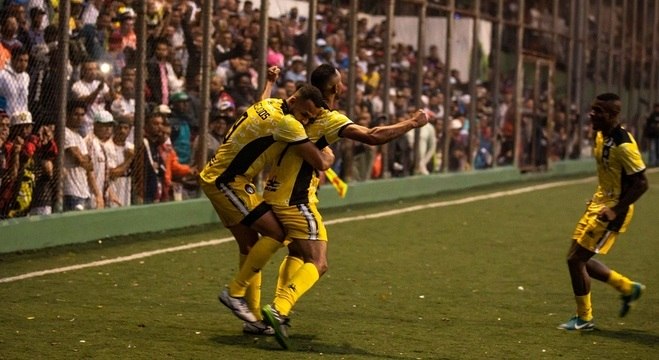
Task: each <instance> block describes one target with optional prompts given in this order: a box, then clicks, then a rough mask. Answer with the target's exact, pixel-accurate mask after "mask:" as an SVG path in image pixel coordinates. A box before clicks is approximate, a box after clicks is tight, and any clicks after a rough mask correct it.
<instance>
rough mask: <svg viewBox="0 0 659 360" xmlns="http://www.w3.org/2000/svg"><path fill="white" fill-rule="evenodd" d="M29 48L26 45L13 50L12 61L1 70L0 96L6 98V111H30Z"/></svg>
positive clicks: (11, 112)
mask: <svg viewBox="0 0 659 360" xmlns="http://www.w3.org/2000/svg"><path fill="white" fill-rule="evenodd" d="M29 59H30V55H29V50H28V49H27V48H25V47H21V48H17V49H15V50H14V51H12V56H11V63H10V64H9V65H8V66H6V67H5V68H4V69H3V70H2V71H0V97H3V98H4V99H5V102H6V105H5V111H6V112H7V113H8V114H14V113H17V112H20V111H28V94H29V87H30V75H28V73H27V65H28V61H29Z"/></svg>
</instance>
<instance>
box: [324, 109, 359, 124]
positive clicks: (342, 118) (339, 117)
mask: <svg viewBox="0 0 659 360" xmlns="http://www.w3.org/2000/svg"><path fill="white" fill-rule="evenodd" d="M316 120H317V121H319V122H323V123H326V124H336V123H352V120H350V118H348V116H346V115H345V114H344V113H342V112H340V111H337V110H328V109H322V111H321V113H320V115H319V116H318V117H317V118H316Z"/></svg>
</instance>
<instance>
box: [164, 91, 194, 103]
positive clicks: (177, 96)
mask: <svg viewBox="0 0 659 360" xmlns="http://www.w3.org/2000/svg"><path fill="white" fill-rule="evenodd" d="M188 100H190V96H189V95H188V94H187V93H186V92H183V91H179V92H177V93H174V94H172V95H170V96H169V102H177V101H188Z"/></svg>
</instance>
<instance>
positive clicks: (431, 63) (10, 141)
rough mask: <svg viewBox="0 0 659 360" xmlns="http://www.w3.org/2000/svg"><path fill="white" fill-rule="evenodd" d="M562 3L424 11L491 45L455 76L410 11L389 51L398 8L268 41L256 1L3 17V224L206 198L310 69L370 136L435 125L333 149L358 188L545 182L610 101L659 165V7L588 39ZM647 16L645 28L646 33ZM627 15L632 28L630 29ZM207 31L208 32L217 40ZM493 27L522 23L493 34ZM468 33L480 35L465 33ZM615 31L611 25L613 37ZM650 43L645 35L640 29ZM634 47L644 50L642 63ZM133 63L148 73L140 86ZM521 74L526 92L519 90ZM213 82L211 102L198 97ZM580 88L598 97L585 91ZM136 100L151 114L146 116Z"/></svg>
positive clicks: (81, 2) (16, 1)
mask: <svg viewBox="0 0 659 360" xmlns="http://www.w3.org/2000/svg"><path fill="white" fill-rule="evenodd" d="M393 3H396V2H393ZM417 3H418V2H417ZM435 3H436V4H437V5H436V6H435V5H433V4H435ZM446 3H449V5H450V6H449V7H446ZM564 3H571V2H570V1H567V0H561V1H559V0H554V1H540V0H538V1H532V0H527V1H522V0H518V1H497V0H489V1H486V0H481V1H460V0H456V1H430V2H427V6H428V7H429V9H430V10H428V9H425V10H426V11H427V12H428V13H427V14H428V17H429V18H433V17H435V18H437V19H440V18H443V19H444V20H446V19H453V20H454V21H455V22H456V23H458V24H457V25H456V23H451V24H450V25H449V26H451V29H454V30H453V31H455V28H460V27H459V25H464V24H467V27H466V28H467V29H468V30H469V31H468V34H469V35H468V36H467V38H469V37H471V36H472V34H473V33H477V32H478V31H479V30H482V29H486V30H488V31H487V32H485V35H483V34H476V36H474V37H473V39H474V40H473V41H472V42H471V44H470V45H469V46H470V48H469V50H468V51H461V49H460V44H457V45H455V46H453V54H454V55H453V56H452V60H451V61H446V58H447V53H448V51H447V50H446V48H447V47H449V46H450V45H449V44H448V43H449V42H448V41H444V42H443V43H438V39H434V37H436V36H437V34H444V35H446V33H447V32H449V31H451V30H449V28H447V27H446V26H445V25H443V26H444V28H442V29H439V27H438V26H437V25H436V23H433V24H431V28H432V30H431V31H428V32H427V33H425V34H424V37H425V38H431V40H432V41H427V42H426V43H422V45H423V47H422V49H421V51H419V42H415V41H406V39H409V38H410V36H412V35H413V37H414V36H416V38H415V39H416V40H418V37H419V34H418V31H417V28H416V27H412V29H409V26H408V27H406V26H405V24H407V23H405V22H404V21H403V20H404V19H412V20H414V19H417V18H418V13H417V9H418V8H417V5H415V4H414V2H405V1H400V2H398V3H397V4H396V6H395V10H394V11H395V13H396V14H395V15H396V17H399V18H401V19H403V20H401V22H399V23H398V26H397V27H395V28H393V34H392V36H389V34H388V33H387V31H388V29H390V27H387V21H386V12H387V6H389V5H390V4H392V2H391V1H388V2H381V4H373V2H364V4H361V5H358V7H357V8H358V10H359V11H358V13H354V12H353V11H352V10H353V9H354V8H353V6H355V4H354V1H331V0H330V1H317V2H314V4H313V5H314V7H316V8H315V9H314V10H315V15H314V18H313V19H309V12H308V9H309V5H310V2H309V1H293V0H290V1H279V2H278V1H270V2H269V7H268V16H267V17H268V21H267V23H266V24H267V25H266V26H267V37H266V38H265V39H264V38H262V34H263V31H262V30H263V29H262V28H261V27H262V26H263V24H264V23H263V19H262V14H261V13H260V10H259V8H260V6H261V1H248V0H247V1H245V0H244V1H239V0H216V1H212V2H211V4H212V7H211V8H212V14H210V15H207V14H204V12H203V11H202V6H203V4H202V1H201V0H146V5H145V7H144V8H145V13H144V16H143V17H140V16H138V13H139V6H142V2H141V1H132V0H124V1H116V0H71V1H70V16H69V17H68V19H66V20H65V21H66V22H67V24H68V32H69V33H68V36H67V37H62V34H61V30H62V28H63V27H62V23H61V22H62V18H61V16H60V14H59V11H60V9H61V7H60V4H59V1H56V0H51V1H49V0H2V8H1V9H0V126H1V128H0V218H1V219H5V218H13V217H21V216H26V215H29V214H32V215H43V214H50V213H52V212H59V211H72V210H85V209H100V208H111V207H123V206H130V205H131V204H150V203H157V202H166V201H178V200H185V199H190V198H196V197H199V196H200V193H199V190H198V186H197V182H196V175H197V173H198V170H199V169H200V167H201V166H203V164H204V162H205V161H207V160H208V159H209V158H210V157H211V156H212V155H213V154H214V153H215V149H217V147H218V146H219V145H220V144H221V143H222V141H223V137H224V134H225V133H226V131H227V129H228V128H229V127H230V126H231V125H232V123H233V121H234V119H235V118H236V116H238V115H240V114H241V113H242V112H243V111H244V110H245V109H246V108H247V107H248V106H250V105H251V104H253V103H254V102H256V101H257V100H258V99H260V97H261V89H262V86H263V79H262V74H263V71H262V69H264V68H265V67H267V66H278V67H279V68H280V69H281V75H280V77H279V79H278V81H277V83H276V85H275V86H274V88H273V91H272V94H270V96H271V97H279V98H286V97H288V96H290V95H291V94H292V93H293V92H294V91H295V89H296V86H297V85H298V84H299V83H301V82H306V81H307V80H308V79H307V75H308V72H309V70H310V69H313V68H314V67H315V66H317V65H319V64H323V63H330V64H332V65H334V66H336V67H337V68H338V69H340V71H341V72H342V74H343V75H344V79H345V81H344V82H346V83H348V85H349V87H350V88H351V91H350V92H349V93H348V94H346V96H345V97H344V98H343V99H342V101H341V104H340V106H339V108H340V110H341V111H344V112H346V113H347V114H349V115H350V117H351V119H353V121H355V122H356V123H359V124H362V125H365V126H370V127H372V126H377V125H380V124H385V123H392V122H396V121H399V120H401V119H404V118H406V117H408V116H409V114H410V113H411V112H413V111H414V110H416V109H417V108H419V107H420V108H423V109H425V110H426V111H427V113H428V114H429V117H430V123H429V124H428V125H427V126H425V127H423V128H421V129H419V130H418V131H417V132H410V133H409V134H407V136H404V137H402V138H400V139H398V140H396V141H394V142H392V143H390V144H388V145H386V146H381V147H372V146H368V145H364V144H358V143H351V142H350V141H342V142H339V145H337V147H336V148H335V149H334V150H335V154H337V161H336V163H335V165H334V168H335V170H336V172H337V173H339V174H340V175H341V176H342V177H343V178H345V179H346V180H347V181H349V182H354V181H366V180H375V179H380V178H387V177H404V176H424V175H429V174H432V173H440V172H441V173H446V172H465V171H478V170H482V169H488V168H492V167H497V166H518V167H519V168H520V170H521V171H543V170H546V169H547V168H548V167H550V166H551V164H552V163H554V162H556V161H566V160H570V159H579V158H583V157H587V156H589V151H590V136H589V135H590V134H589V132H590V130H589V129H590V127H589V124H588V122H587V119H585V115H586V114H587V111H588V110H587V109H588V104H587V100H586V102H584V101H583V100H581V98H582V97H586V96H585V94H586V93H587V92H588V91H591V92H592V91H594V90H596V89H597V87H598V86H599V89H600V90H601V89H603V88H604V87H606V85H607V84H608V85H609V86H616V89H617V90H619V91H621V92H623V93H626V92H633V91H635V90H634V89H636V96H635V97H631V98H630V99H633V104H634V105H630V104H627V105H626V106H628V108H627V111H626V115H625V116H624V117H623V118H624V119H625V123H626V125H627V126H629V127H630V128H631V129H632V131H633V133H635V134H636V135H637V137H638V139H639V141H641V139H642V140H643V141H642V146H643V149H644V150H645V151H647V153H648V156H649V157H650V162H651V165H653V166H654V165H656V155H654V154H655V153H656V151H657V144H656V143H657V137H658V136H659V125H658V123H659V107H658V106H654V107H652V106H651V104H653V103H654V102H655V101H653V99H657V91H656V88H657V80H656V79H657V74H656V68H657V66H658V64H657V60H656V58H657V57H658V56H657V55H656V54H657V53H659V49H657V48H656V45H653V40H654V44H656V43H657V42H658V41H659V40H657V38H656V35H653V32H652V31H650V30H652V29H656V30H655V31H654V33H655V34H656V33H657V32H658V31H659V29H657V22H658V20H657V18H658V16H657V13H658V12H659V11H657V7H659V5H657V4H652V3H651V2H650V3H648V1H644V0H638V1H634V0H631V1H627V0H624V1H622V2H621V1H616V0H609V1H599V2H598V1H590V2H588V1H587V2H585V3H592V4H598V5H599V6H595V5H591V7H588V6H585V8H580V10H582V11H580V12H578V15H579V16H581V17H582V18H583V21H581V22H579V20H578V19H575V11H574V9H573V10H572V11H570V10H569V9H570V6H564V5H566V4H564ZM577 3H579V2H577ZM603 3H604V5H607V4H608V6H604V7H603V6H602V4H603ZM648 4H649V5H648ZM582 6H583V4H582ZM301 9H304V11H302V10H301ZM456 9H457V10H456ZM643 9H645V10H646V11H645V12H643V11H642V10H643ZM642 14H646V16H645V18H644V19H649V20H648V22H647V23H646V22H645V20H643V23H642V24H643V25H642V26H641V25H637V24H640V23H641V20H640V18H641V17H642ZM447 15H448V16H447ZM632 15H633V17H634V18H633V20H636V22H631V21H627V20H626V19H627V18H628V17H630V16H632ZM205 16H210V17H211V28H210V31H209V34H207V35H208V36H209V38H207V39H205V36H206V35H205V33H204V26H203V19H204V17H205ZM487 16H490V17H491V18H493V19H495V18H498V19H507V20H510V21H511V22H510V23H506V22H504V21H500V22H499V23H498V24H499V26H493V25H492V24H493V23H496V21H489V22H488V21H486V20H487ZM140 19H143V21H144V25H145V27H146V31H145V34H146V35H145V36H146V39H145V42H144V43H145V44H146V47H145V48H144V49H141V47H140V46H139V37H138V31H137V27H136V25H138V24H137V21H139V20H140ZM474 19H477V20H478V23H479V24H481V23H482V25H479V27H476V26H472V25H471V24H474V23H476V22H474V21H473V20H474ZM417 20H418V19H417ZM464 20H469V22H465V21H464ZM605 20H607V21H609V22H610V20H614V21H613V22H612V23H611V24H610V26H608V27H607V29H605V30H603V31H602V25H600V23H601V22H604V21H605ZM352 21H355V23H354V24H352V23H351V22H352ZM515 21H519V22H518V23H517V24H515ZM311 22H313V23H314V24H313V26H310V23H311ZM444 23H445V22H444ZM444 23H442V24H444ZM577 23H579V24H581V25H578V24H577ZM401 24H402V25H401ZM488 24H489V25H488ZM615 24H617V25H615ZM643 26H644V27H645V28H646V29H648V30H647V31H646V30H643V31H642V32H641V30H638V31H637V30H636V28H641V27H643ZM454 27H455V28H454ZM521 27H523V28H525V29H526V31H525V33H524V35H523V36H521V35H519V29H520V28H521ZM463 28H464V27H463ZM575 28H582V32H581V33H580V34H585V39H586V40H583V39H582V40H583V42H586V43H585V44H583V43H578V41H582V40H579V38H580V37H579V36H577V35H578V33H577V32H576V31H577V30H574V29H575ZM310 29H313V30H314V33H311V32H310V31H309V30H310ZM351 29H354V30H351ZM584 29H585V30H584ZM440 30H441V31H440ZM351 31H352V32H354V34H351ZM435 31H437V32H435ZM410 32H412V33H414V34H412V35H410V34H409V33H410ZM632 34H633V40H634V41H633V42H632V45H631V46H632V48H631V49H632V50H633V51H632V53H631V55H629V58H628V60H627V63H626V65H625V56H626V55H625V49H624V48H623V47H622V45H620V46H619V51H617V52H615V53H614V52H613V50H612V49H611V50H609V52H608V53H607V52H604V50H602V49H601V47H602V45H601V44H603V43H606V42H610V44H612V45H615V44H618V42H620V44H622V42H624V41H625V40H626V39H628V38H630V37H631V36H632ZM463 35H464V34H463ZM478 36H480V37H478ZM445 37H446V38H448V35H446V36H445ZM63 38H66V39H67V40H68V42H67V46H66V49H67V50H68V51H67V53H66V56H65V57H63V56H61V51H62V49H63V48H64V47H63V46H62V45H61V39H63ZM518 39H519V40H521V41H518ZM587 39H590V40H591V43H590V45H588V43H587V41H588V40H587ZM609 39H610V40H609ZM481 40H482V41H481ZM645 40H650V41H645ZM205 41H208V42H209V43H210V46H211V57H210V70H209V71H205V70H204V69H203V68H202V64H203V53H204V52H203V50H204V49H203V44H204V42H205ZM614 42H615V43H614ZM637 42H638V43H642V44H650V45H641V46H639V48H638V49H637V48H636V47H634V46H635V43H637ZM485 43H487V44H489V45H488V46H487V49H485V48H484V46H483V45H484V44H485ZM353 44H354V46H355V47H354V48H353V49H351V47H352V46H353ZM387 44H390V46H389V47H388V48H387ZM261 45H263V46H261ZM520 46H521V48H520ZM614 47H615V46H614ZM261 49H267V50H266V52H267V53H265V54H262V53H261ZM141 51H142V52H143V54H141V53H140V52H141ZM579 51H581V52H579ZM474 53H479V55H477V56H478V57H473V56H472V54H474ZM353 54H354V55H353ZM497 54H499V55H497ZM520 54H524V56H526V58H525V59H534V60H533V62H531V65H530V66H531V67H530V68H529V67H528V66H529V65H527V63H523V62H521V61H519V62H517V63H515V61H516V60H509V61H508V63H506V56H507V55H508V56H509V57H511V58H512V59H515V57H514V56H517V59H519V58H520ZM140 55H143V59H145V60H146V61H144V75H143V79H144V84H143V85H142V86H140V85H141V84H138V78H140V76H138V67H139V64H140ZM495 56H496V58H495ZM61 59H66V62H65V63H63V64H62V63H61ZM261 59H264V60H265V63H264V64H263V63H261V62H260V60H261ZM388 59H390V61H387V60H388ZM574 59H577V60H580V61H581V62H580V63H579V64H583V67H580V66H578V65H575V64H577V63H578V62H577V63H575V60H574ZM634 61H636V62H637V63H634ZM475 62H478V64H475ZM449 64H450V65H449ZM464 64H467V65H466V66H465V65H464ZM469 64H471V65H469ZM621 64H622V65H621ZM635 64H636V65H637V66H635ZM520 66H521V67H523V68H524V69H526V72H527V73H530V74H531V75H530V80H529V79H527V78H526V77H523V76H522V77H521V76H520V71H519V68H520ZM620 73H621V74H622V75H620V77H619V78H618V76H619V75H618V74H620ZM561 74H563V75H561ZM566 74H567V75H566ZM526 76H529V75H526ZM204 77H207V78H206V79H207V81H208V82H209V91H208V92H204V91H202V90H203V89H202V88H203V87H202V84H203V81H204ZM577 77H579V78H584V79H589V80H590V81H591V82H592V83H593V84H595V85H591V87H590V88H587V86H585V85H584V86H581V83H580V81H576V80H574V79H575V78H577ZM565 78H567V80H565ZM618 79H619V80H618ZM598 84H599V85H598ZM137 89H143V90H144V91H143V92H144V93H143V95H142V94H140V96H137ZM616 89H613V90H616ZM641 89H646V90H641ZM647 89H649V90H647ZM653 89H654V90H653ZM62 91H65V92H66V101H65V102H64V103H62V95H61V93H62ZM205 93H208V97H209V98H208V99H205V98H204V96H205ZM141 99H143V100H144V106H137V102H139V101H141ZM205 100H208V101H205ZM204 103H207V104H209V106H208V107H204ZM636 104H638V105H636ZM137 108H140V109H142V110H143V114H136V111H137V110H136V109H137ZM207 109H209V111H207ZM202 119H203V121H202ZM138 125H139V127H138V128H139V129H140V131H136V126H138ZM62 130H63V131H62ZM58 131H59V133H61V134H62V135H61V136H60V137H58V136H57V134H58ZM137 136H139V137H140V138H137Z"/></svg>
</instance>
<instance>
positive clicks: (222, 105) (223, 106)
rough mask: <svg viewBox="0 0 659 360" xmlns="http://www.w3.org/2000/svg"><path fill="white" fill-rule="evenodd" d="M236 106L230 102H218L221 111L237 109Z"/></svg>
mask: <svg viewBox="0 0 659 360" xmlns="http://www.w3.org/2000/svg"><path fill="white" fill-rule="evenodd" d="M235 107H236V106H235V105H234V104H233V103H232V102H231V101H229V100H220V101H218V102H217V108H218V109H219V110H220V111H226V110H229V109H235Z"/></svg>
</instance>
